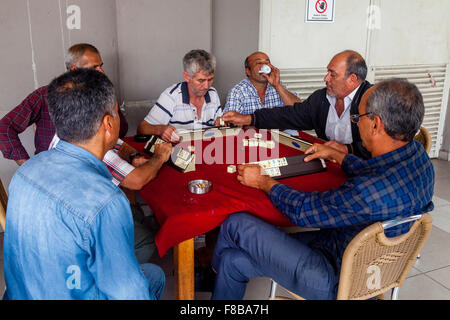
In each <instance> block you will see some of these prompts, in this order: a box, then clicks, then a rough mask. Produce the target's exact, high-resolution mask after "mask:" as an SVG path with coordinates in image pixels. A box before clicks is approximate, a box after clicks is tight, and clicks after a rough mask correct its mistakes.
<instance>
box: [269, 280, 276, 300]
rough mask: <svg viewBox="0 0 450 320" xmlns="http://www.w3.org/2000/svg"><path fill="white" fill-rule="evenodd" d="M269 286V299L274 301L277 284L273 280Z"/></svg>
mask: <svg viewBox="0 0 450 320" xmlns="http://www.w3.org/2000/svg"><path fill="white" fill-rule="evenodd" d="M270 281H271V284H270V299H275V298H276V291H277V283H276V282H275V281H273V280H270Z"/></svg>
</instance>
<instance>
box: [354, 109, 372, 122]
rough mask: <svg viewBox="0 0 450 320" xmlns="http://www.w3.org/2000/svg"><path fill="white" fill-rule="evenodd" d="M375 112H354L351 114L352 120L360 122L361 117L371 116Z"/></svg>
mask: <svg viewBox="0 0 450 320" xmlns="http://www.w3.org/2000/svg"><path fill="white" fill-rule="evenodd" d="M373 114H374V113H373V112H367V113H364V114H352V115H351V116H350V121H351V122H353V123H358V122H359V120H360V119H361V117H364V116H371V115H373Z"/></svg>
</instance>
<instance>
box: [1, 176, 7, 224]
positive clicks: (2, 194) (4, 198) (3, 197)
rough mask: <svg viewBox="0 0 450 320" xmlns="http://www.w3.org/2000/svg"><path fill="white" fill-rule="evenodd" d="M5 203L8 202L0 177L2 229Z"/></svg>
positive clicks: (4, 217) (4, 218)
mask: <svg viewBox="0 0 450 320" xmlns="http://www.w3.org/2000/svg"><path fill="white" fill-rule="evenodd" d="M7 203H8V195H7V194H6V191H5V188H4V187H3V183H2V180H1V179H0V225H1V226H2V228H3V230H5V220H6V205H7Z"/></svg>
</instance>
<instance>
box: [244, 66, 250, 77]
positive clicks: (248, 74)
mask: <svg viewBox="0 0 450 320" xmlns="http://www.w3.org/2000/svg"><path fill="white" fill-rule="evenodd" d="M245 74H246V75H247V77H250V69H249V68H245Z"/></svg>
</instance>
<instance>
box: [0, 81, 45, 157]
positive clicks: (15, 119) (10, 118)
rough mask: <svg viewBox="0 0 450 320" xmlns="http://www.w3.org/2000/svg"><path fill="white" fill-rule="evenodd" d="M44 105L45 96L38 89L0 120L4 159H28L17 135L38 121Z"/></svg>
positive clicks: (0, 139) (0, 145) (0, 137)
mask: <svg viewBox="0 0 450 320" xmlns="http://www.w3.org/2000/svg"><path fill="white" fill-rule="evenodd" d="M44 103H46V100H45V94H44V92H43V89H42V88H39V89H38V90H35V91H34V92H32V93H31V94H29V95H28V96H27V97H26V98H25V100H23V101H22V102H21V103H20V104H19V105H18V106H17V107H15V108H14V109H13V110H11V111H10V112H9V113H8V114H6V115H5V116H4V117H3V119H1V120H0V149H1V151H2V153H3V156H4V157H5V158H6V159H12V160H20V159H28V158H29V157H30V156H29V155H28V152H27V151H26V150H25V147H24V146H23V145H22V143H21V142H20V139H19V134H20V133H22V132H24V131H25V130H26V129H27V128H28V127H29V126H31V125H32V124H33V123H36V122H37V121H38V120H39V118H40V111H41V108H42V107H43V104H44Z"/></svg>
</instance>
